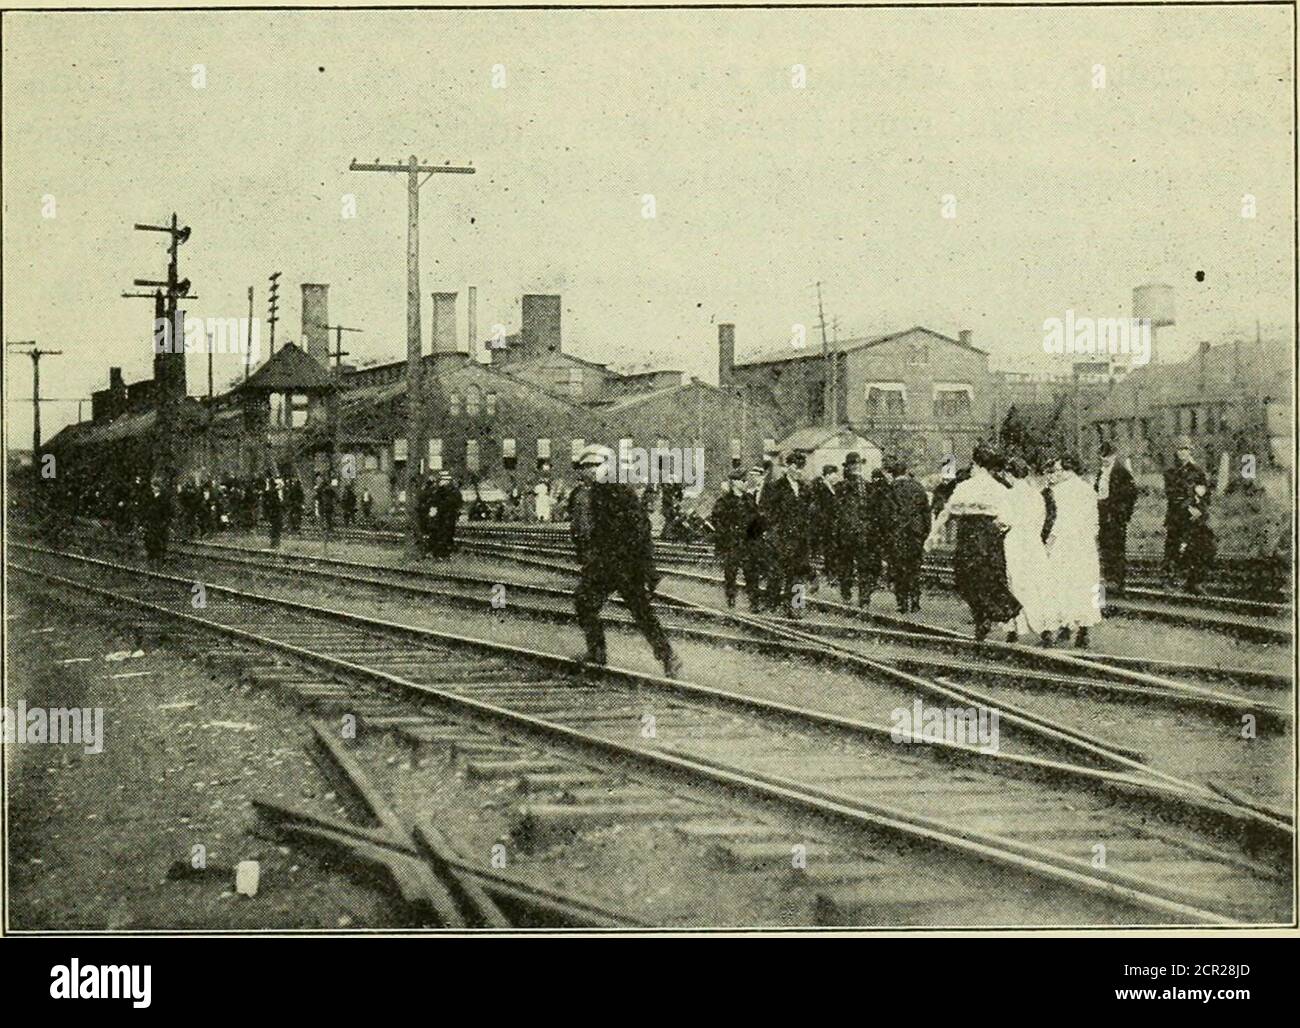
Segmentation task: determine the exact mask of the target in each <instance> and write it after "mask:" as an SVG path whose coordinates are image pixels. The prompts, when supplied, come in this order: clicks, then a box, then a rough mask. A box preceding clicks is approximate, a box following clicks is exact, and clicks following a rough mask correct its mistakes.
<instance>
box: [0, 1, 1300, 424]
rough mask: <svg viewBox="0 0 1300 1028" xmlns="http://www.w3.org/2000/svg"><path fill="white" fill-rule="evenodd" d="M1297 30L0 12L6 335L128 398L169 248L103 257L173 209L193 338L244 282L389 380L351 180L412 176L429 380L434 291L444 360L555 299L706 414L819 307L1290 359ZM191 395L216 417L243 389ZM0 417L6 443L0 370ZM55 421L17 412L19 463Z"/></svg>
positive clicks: (1004, 355)
mask: <svg viewBox="0 0 1300 1028" xmlns="http://www.w3.org/2000/svg"><path fill="white" fill-rule="evenodd" d="M1291 17H1292V13H1291V11H1290V10H1289V9H1288V8H1285V7H1249V8H1241V7H1237V8H1220V7H1199V8H1197V7H1190V8H1176V7H1165V8H1155V7H1153V8H1129V9H1120V8H1111V9H1066V10H1046V9H1041V8H1040V9H1022V10H990V9H967V10H949V11H938V10H912V11H900V10H877V11H870V10H859V11H714V12H708V11H657V12H655V11H648V12H647V11H642V12H634V11H599V12H582V11H570V12H560V11H532V12H489V11H478V12H451V11H447V12H432V11H417V12H343V11H340V12H224V13H208V12H170V13H166V12H151V13H44V14H42V13H14V12H10V13H8V14H6V15H5V17H4V49H3V69H2V70H3V107H4V109H3V133H4V138H3V143H4V148H3V174H4V182H3V202H4V226H3V240H4V260H3V270H4V296H3V300H4V306H3V320H4V335H5V339H7V340H26V339H37V340H38V341H39V343H40V344H41V345H42V346H43V347H46V348H50V349H59V350H62V351H63V355H62V356H58V357H49V358H46V359H45V361H44V362H43V363H42V368H41V371H42V376H41V377H42V393H43V394H44V395H46V396H50V397H57V398H68V397H71V398H76V397H88V396H89V395H90V392H91V391H92V390H94V389H99V388H103V387H104V385H105V384H106V382H107V377H108V367H109V366H110V365H120V366H122V367H123V369H124V373H125V376H126V378H127V380H128V381H134V380H136V379H139V378H144V377H147V376H148V375H149V373H150V366H151V350H150V345H149V335H148V333H149V329H150V319H151V317H152V307H151V304H149V303H148V302H147V301H144V300H136V299H123V298H121V295H120V294H121V293H122V292H123V291H130V289H131V281H132V279H133V278H138V277H139V278H160V277H162V276H163V273H164V269H165V252H164V245H163V244H164V237H161V236H158V235H155V234H152V233H144V232H135V231H132V228H131V226H132V224H133V223H134V222H152V223H155V224H157V223H162V222H163V221H165V220H166V219H167V218H168V217H169V216H170V214H171V213H172V212H173V211H176V212H177V213H178V214H179V216H180V218H181V221H182V223H184V224H188V225H189V226H191V228H192V230H193V235H192V236H191V239H190V241H189V242H188V243H187V244H186V245H185V246H184V247H182V250H181V257H182V274H183V275H184V276H185V277H188V278H190V279H191V281H192V282H193V291H194V292H195V293H196V294H197V295H198V299H197V300H194V301H190V303H189V304H188V305H187V308H188V310H189V313H190V314H191V315H194V316H200V317H243V316H246V315H247V290H248V287H249V286H250V285H252V286H254V287H255V310H256V313H257V314H258V315H259V316H262V315H264V314H265V304H266V286H267V276H268V275H269V274H270V273H271V272H273V271H280V272H281V273H282V278H281V290H280V292H281V302H280V314H281V316H282V319H283V320H282V321H281V322H280V324H279V325H278V327H277V340H278V341H279V342H283V341H285V340H286V339H289V340H295V341H296V340H298V339H299V337H300V313H299V303H300V294H299V288H298V286H299V283H301V282H325V283H329V285H330V316H331V321H332V322H334V323H339V322H342V323H343V324H346V325H350V326H357V327H360V328H362V329H363V330H364V332H363V333H362V334H352V335H349V336H347V337H345V338H346V346H347V348H348V349H349V350H350V351H351V357H350V359H351V360H353V361H358V360H362V361H364V360H368V359H370V360H373V359H383V360H395V359H398V358H400V357H401V356H403V355H404V352H405V331H406V330H405V324H406V321H405V319H406V267H405V259H406V258H405V253H406V250H405V244H406V190H405V179H404V178H401V177H398V176H388V175H377V174H360V173H354V172H349V170H348V165H349V162H350V161H351V160H352V159H354V158H356V159H358V160H360V161H373V160H374V159H376V158H379V159H380V160H381V161H385V162H391V161H400V160H405V159H406V158H407V157H408V156H409V155H411V154H415V155H417V156H418V157H420V158H421V160H422V161H425V162H428V163H433V164H444V163H450V164H456V165H473V166H474V167H475V168H476V169H477V173H476V174H474V175H473V176H468V175H464V176H462V175H437V176H434V177H433V178H432V179H431V180H430V181H429V182H428V184H426V185H425V186H424V188H423V190H422V192H421V236H420V246H421V292H422V294H423V298H422V319H423V322H424V325H423V334H424V339H425V345H426V347H427V346H428V341H429V340H428V336H429V314H430V306H431V305H430V301H429V294H430V293H431V292H433V291H435V290H449V291H457V292H459V293H460V294H461V295H460V301H459V317H460V326H459V328H458V335H459V336H460V338H461V339H462V340H463V339H464V338H465V334H466V327H465V320H466V306H465V303H466V300H465V291H466V287H467V286H469V285H475V286H477V287H478V298H479V303H478V325H479V329H480V332H479V334H480V336H482V337H484V338H486V337H487V336H488V335H489V334H490V332H491V330H492V326H493V325H495V324H501V325H503V326H504V328H505V330H506V331H507V332H513V331H516V330H517V329H518V325H519V296H520V294H522V293H526V292H558V293H561V294H562V295H563V297H564V307H563V319H564V322H563V324H564V339H565V347H566V349H568V350H570V351H571V352H573V353H576V354H577V355H579V356H583V357H587V358H590V359H594V360H600V361H609V362H612V363H614V364H616V365H628V364H644V363H650V364H653V365H656V366H673V367H680V368H682V369H684V370H686V371H688V372H690V373H692V374H696V375H699V376H700V377H701V378H703V379H704V380H706V381H716V339H717V330H716V325H717V323H718V322H720V321H731V322H734V323H735V324H736V326H737V329H736V333H737V349H738V352H739V354H740V356H741V357H742V358H743V356H744V355H745V354H746V353H747V352H756V351H759V350H766V349H770V348H772V347H775V346H781V345H784V344H785V343H786V342H787V341H788V340H789V339H790V338H791V335H792V327H793V326H795V325H804V326H807V329H808V331H809V333H810V335H811V338H812V339H813V340H814V341H817V340H818V338H819V337H818V336H817V335H816V324H817V316H818V315H817V294H816V290H815V287H814V283H816V282H818V281H820V282H821V283H822V293H823V296H824V302H825V310H826V315H827V318H828V319H830V318H835V319H838V324H839V332H840V334H841V335H842V336H852V335H858V334H867V333H877V332H884V331H890V330H894V329H902V328H907V327H910V326H912V325H915V324H922V325H925V326H927V327H930V328H933V329H935V330H937V331H940V332H944V333H947V334H950V335H955V334H956V333H957V331H958V330H959V329H964V328H965V329H970V330H972V331H973V333H974V342H975V343H976V345H979V346H981V347H983V348H984V349H987V350H988V351H989V352H990V354H991V362H992V365H993V366H994V367H995V368H1014V369H1030V368H1033V369H1037V370H1054V366H1053V364H1052V360H1053V359H1052V358H1049V357H1046V356H1045V354H1044V353H1043V345H1042V344H1043V338H1044V329H1043V323H1044V320H1045V319H1048V318H1053V317H1055V318H1063V317H1064V316H1065V312H1066V311H1067V310H1073V311H1074V312H1075V314H1076V316H1078V315H1085V316H1094V317H1115V316H1126V315H1127V314H1128V313H1129V304H1130V296H1131V291H1132V288H1133V286H1135V285H1138V284H1141V283H1144V282H1150V281H1158V282H1166V283H1169V284H1170V285H1172V286H1173V287H1174V289H1175V295H1176V303H1177V324H1176V326H1175V327H1174V328H1172V329H1169V330H1166V331H1164V332H1162V334H1161V342H1160V346H1161V350H1162V356H1165V357H1176V356H1178V355H1179V354H1180V353H1182V352H1185V351H1186V350H1188V349H1190V348H1191V347H1194V346H1195V343H1196V341H1197V340H1198V339H1201V338H1218V337H1221V336H1223V335H1224V334H1230V333H1233V332H1244V333H1246V334H1252V335H1253V332H1254V326H1255V322H1256V319H1257V318H1258V319H1260V320H1261V321H1262V322H1263V323H1264V324H1265V325H1266V326H1271V325H1278V326H1281V327H1282V329H1283V330H1284V331H1287V332H1289V331H1290V328H1289V326H1290V325H1291V324H1292V322H1293V311H1294V302H1295V301H1294V296H1293V281H1294V260H1295V249H1294V236H1293V232H1294V217H1295V211H1294V199H1293V195H1294V194H1293V189H1294V182H1295V173H1294V167H1293V157H1292V154H1293V150H1294V139H1293V130H1292V125H1293V119H1294V111H1293V109H1292V107H1293V104H1292V95H1293V94H1292V90H1293V86H1292V80H1293V74H1294V69H1293V67H1292V58H1291V53H1292V47H1291V40H1292V32H1293V28H1292V24H1291ZM199 65H201V66H202V69H201V71H199V70H197V69H196V66H199ZM796 65H797V66H801V68H802V69H803V73H804V75H805V80H804V85H803V86H802V88H796V86H795V84H794V80H795V76H796V74H797V69H796V68H795V66H796ZM1098 66H1101V70H1102V73H1103V74H1104V83H1103V84H1101V86H1100V88H1098V82H1099V76H1098ZM502 73H504V81H502ZM494 74H495V82H494ZM200 79H201V87H198V88H196V87H197V86H199V83H200ZM647 195H650V196H653V198H654V215H655V216H654V217H653V218H647V217H645V216H644V214H645V211H646V203H645V197H646V196H647ZM348 196H351V197H353V198H354V200H355V214H356V216H355V217H350V218H345V217H344V216H343V214H344V207H345V203H346V199H345V198H346V197H348ZM1247 196H1250V197H1253V198H1254V205H1255V216H1254V217H1253V218H1246V217H1243V216H1242V207H1243V198H1244V197H1247ZM945 197H949V198H951V200H952V201H955V211H954V209H953V207H952V203H951V201H950V202H949V204H948V207H947V213H955V217H945V216H944V214H945V206H944V198H945ZM50 198H53V206H52V208H51V204H50ZM51 213H53V216H52V217H50V216H48V215H49V214H51ZM262 338H263V342H264V343H265V340H266V335H265V330H264V331H263V337H262ZM205 361H206V358H205V357H202V356H200V355H197V354H195V355H191V356H190V357H189V369H188V373H189V382H190V391H191V393H197V392H200V391H201V390H203V389H205V388H206V367H205ZM214 361H215V365H216V369H215V370H216V379H217V383H218V387H219V388H220V387H221V386H222V385H223V384H226V383H229V382H230V381H232V380H233V379H234V378H235V377H236V376H238V375H239V374H241V371H242V363H243V358H242V357H240V356H238V355H231V354H220V355H217V356H216V357H215V358H214ZM1055 370H1064V369H1055ZM5 390H6V409H5V413H6V421H7V434H8V438H9V441H10V445H27V440H28V439H30V431H31V428H30V425H31V406H32V405H31V403H30V402H29V398H30V396H31V366H30V361H29V360H28V359H27V358H25V357H21V356H14V355H12V354H11V355H9V357H8V359H7V360H6V363H5ZM25 400H26V401H27V402H24V401H25ZM85 413H86V414H87V416H88V415H89V404H86V405H85ZM76 417H77V405H76V404H75V403H65V402H52V403H49V404H46V405H44V407H43V415H42V418H43V427H44V432H45V436H46V438H48V437H49V436H50V435H52V434H53V432H54V431H56V430H57V429H58V428H59V427H61V426H62V425H63V424H66V423H68V422H69V421H75V420H76Z"/></svg>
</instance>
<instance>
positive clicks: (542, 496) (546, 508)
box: [533, 479, 551, 521]
mask: <svg viewBox="0 0 1300 1028" xmlns="http://www.w3.org/2000/svg"><path fill="white" fill-rule="evenodd" d="M533 511H534V513H535V514H536V515H537V520H538V521H550V520H551V490H550V487H549V486H548V485H547V484H546V481H545V480H544V479H543V480H542V481H540V482H538V483H537V485H535V486H533Z"/></svg>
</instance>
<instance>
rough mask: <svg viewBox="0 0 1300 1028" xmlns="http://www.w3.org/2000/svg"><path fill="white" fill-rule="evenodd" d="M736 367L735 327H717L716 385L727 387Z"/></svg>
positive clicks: (723, 325)
mask: <svg viewBox="0 0 1300 1028" xmlns="http://www.w3.org/2000/svg"><path fill="white" fill-rule="evenodd" d="M735 367H736V326H735V325H732V324H727V323H724V324H721V325H719V326H718V385H719V386H724V387H725V386H729V385H731V380H732V378H733V375H732V372H733V370H734V369H735Z"/></svg>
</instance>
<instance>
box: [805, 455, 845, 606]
mask: <svg viewBox="0 0 1300 1028" xmlns="http://www.w3.org/2000/svg"><path fill="white" fill-rule="evenodd" d="M839 470H840V469H839V468H837V467H836V466H835V465H834V464H825V465H823V466H822V473H821V474H820V475H818V476H817V477H816V478H814V479H813V480H812V481H811V482H809V483H808V509H809V515H810V522H811V523H810V525H809V528H810V532H809V559H810V561H811V562H812V591H813V592H816V591H817V587H818V584H819V583H818V574H819V572H825V574H826V577H827V578H832V577H834V575H835V564H836V560H835V557H836V554H835V508H836V506H837V504H836V503H835V476H836V474H838V472H839Z"/></svg>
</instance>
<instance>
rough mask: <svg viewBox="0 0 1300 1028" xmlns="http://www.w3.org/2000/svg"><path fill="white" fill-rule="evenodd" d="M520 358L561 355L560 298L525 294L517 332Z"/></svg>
mask: <svg viewBox="0 0 1300 1028" xmlns="http://www.w3.org/2000/svg"><path fill="white" fill-rule="evenodd" d="M519 350H520V354H519V355H520V357H523V358H525V359H526V358H529V357H545V356H546V355H547V354H552V353H561V352H563V351H562V350H561V344H560V297H559V296H558V295H556V294H554V293H525V294H524V297H523V321H522V327H521V328H520V330H519Z"/></svg>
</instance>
